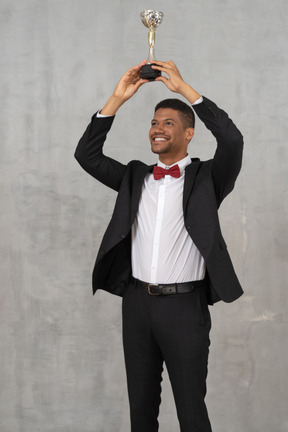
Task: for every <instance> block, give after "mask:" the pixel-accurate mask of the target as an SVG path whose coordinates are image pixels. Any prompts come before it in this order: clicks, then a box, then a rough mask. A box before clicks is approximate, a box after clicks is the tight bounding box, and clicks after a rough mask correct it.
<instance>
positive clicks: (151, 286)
mask: <svg viewBox="0 0 288 432" xmlns="http://www.w3.org/2000/svg"><path fill="white" fill-rule="evenodd" d="M153 287H158V284H153V283H150V284H148V293H149V294H150V295H154V296H155V295H156V296H157V295H160V294H159V292H156V293H155V292H151V288H153Z"/></svg>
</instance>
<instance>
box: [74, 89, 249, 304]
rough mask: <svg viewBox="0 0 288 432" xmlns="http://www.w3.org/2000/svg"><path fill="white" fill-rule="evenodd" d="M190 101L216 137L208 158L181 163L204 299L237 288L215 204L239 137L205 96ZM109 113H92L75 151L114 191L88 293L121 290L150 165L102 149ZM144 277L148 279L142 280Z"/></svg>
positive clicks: (237, 162) (235, 165)
mask: <svg viewBox="0 0 288 432" xmlns="http://www.w3.org/2000/svg"><path fill="white" fill-rule="evenodd" d="M203 99H204V100H203V102H202V103H200V104H198V105H195V106H193V108H194V110H195V112H196V113H197V115H198V117H199V118H200V119H201V120H202V121H203V122H204V124H205V125H206V127H207V128H208V129H209V130H210V131H211V132H212V134H213V135H214V136H215V138H216V141H217V149H216V152H215V155H214V158H213V159H211V160H208V161H205V162H202V161H200V160H199V159H192V163H191V164H190V165H188V166H187V167H186V169H185V181H184V191H183V213H184V222H185V226H186V229H187V231H188V233H189V235H190V236H191V238H192V240H193V242H194V243H195V245H196V246H197V248H198V249H199V251H200V253H201V255H202V256H203V258H204V260H205V263H206V266H207V277H208V280H209V293H208V294H209V296H208V302H209V303H210V304H213V303H215V302H216V301H218V300H224V301H225V302H232V301H234V300H236V299H237V298H238V297H239V296H240V295H241V294H242V293H243V291H242V288H241V286H240V283H239V281H238V279H237V276H236V274H235V271H234V268H233V265H232V262H231V259H230V257H229V254H228V251H227V246H226V243H225V241H224V239H223V236H222V234H221V229H220V224H219V219H218V212H217V211H218V208H219V206H220V204H221V202H222V200H223V199H224V198H225V197H226V196H227V195H228V193H230V192H231V191H232V189H233V187H234V183H235V180H236V178H237V176H238V174H239V171H240V168H241V161H242V150H243V138H242V135H241V133H240V132H239V130H238V129H237V128H236V126H235V125H234V123H233V122H232V120H231V119H229V117H228V115H227V114H226V113H225V112H224V111H223V110H221V109H220V108H218V107H217V106H216V105H215V103H213V102H212V101H210V100H209V99H207V98H205V97H204V98H203ZM113 120H114V117H108V118H97V117H96V115H94V116H93V117H92V121H91V123H90V124H89V126H88V127H87V129H86V131H85V132H84V134H83V136H82V138H81V139H80V141H79V144H78V146H77V148H76V152H75V157H76V159H77V161H78V162H79V163H80V165H81V166H82V167H83V168H84V169H85V170H86V171H87V172H88V173H89V174H91V175H92V176H93V177H95V178H96V179H97V180H99V181H100V182H102V183H103V184H105V185H107V186H108V187H110V188H112V189H114V190H115V191H117V192H118V196H117V200H116V204H115V208H114V212H113V215H112V218H111V221H110V223H109V226H108V228H107V230H106V232H105V234H104V237H103V240H102V243H101V246H100V249H99V252H98V256H97V259H96V263H95V267H94V271H93V293H95V292H96V290H97V289H99V288H100V289H104V290H106V291H109V292H111V293H113V294H117V295H120V296H122V295H123V291H124V289H125V286H126V285H127V283H128V282H129V279H130V277H131V227H132V224H133V222H134V220H135V216H136V214H137V209H138V203H139V199H140V195H141V189H142V185H143V181H144V178H145V176H146V175H147V174H148V173H149V172H151V171H152V169H153V165H152V166H149V165H146V164H145V163H143V162H141V161H137V160H133V161H131V162H129V163H128V164H127V165H123V164H121V163H120V162H118V161H115V160H113V159H111V158H109V157H107V156H105V155H104V154H103V152H102V148H103V144H104V142H105V139H106V135H107V133H108V131H109V129H110V128H111V125H112V123H113ZM146 282H149V281H146Z"/></svg>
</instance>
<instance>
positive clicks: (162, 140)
mask: <svg viewBox="0 0 288 432" xmlns="http://www.w3.org/2000/svg"><path fill="white" fill-rule="evenodd" d="M152 139H153V141H154V142H156V143H160V142H165V141H168V139H169V138H166V137H152Z"/></svg>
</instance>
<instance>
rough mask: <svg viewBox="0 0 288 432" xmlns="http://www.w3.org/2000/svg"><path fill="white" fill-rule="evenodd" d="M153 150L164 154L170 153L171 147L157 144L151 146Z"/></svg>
mask: <svg viewBox="0 0 288 432" xmlns="http://www.w3.org/2000/svg"><path fill="white" fill-rule="evenodd" d="M151 150H152V153H155V154H164V153H169V148H167V147H166V148H163V147H162V148H161V147H156V146H153V145H152V146H151Z"/></svg>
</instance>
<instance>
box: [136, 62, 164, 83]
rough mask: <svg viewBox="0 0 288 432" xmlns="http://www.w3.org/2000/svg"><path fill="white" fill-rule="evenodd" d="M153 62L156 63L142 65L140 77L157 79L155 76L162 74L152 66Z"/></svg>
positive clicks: (151, 79) (150, 79)
mask: <svg viewBox="0 0 288 432" xmlns="http://www.w3.org/2000/svg"><path fill="white" fill-rule="evenodd" d="M153 64H154V63H151V64H146V65H144V66H142V68H141V72H140V78H142V79H147V80H149V81H155V78H157V77H159V76H161V72H160V71H158V70H156V69H152V67H151V66H153Z"/></svg>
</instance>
